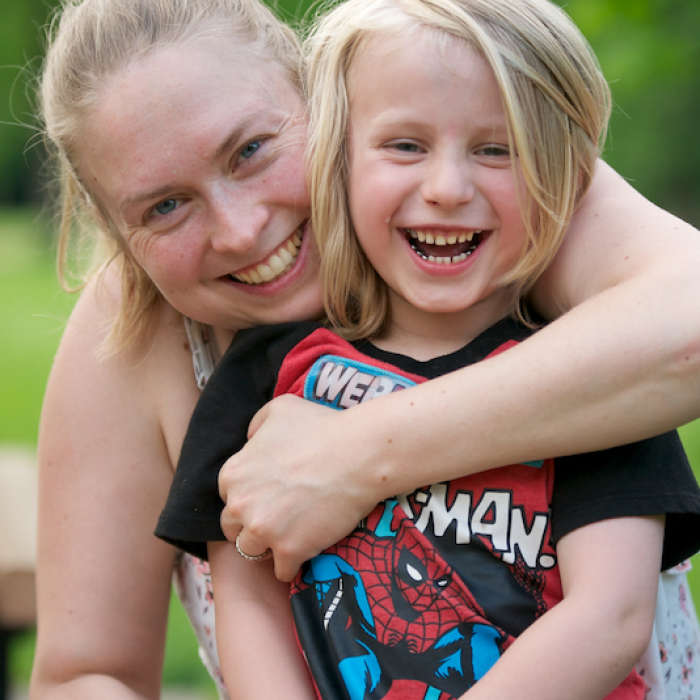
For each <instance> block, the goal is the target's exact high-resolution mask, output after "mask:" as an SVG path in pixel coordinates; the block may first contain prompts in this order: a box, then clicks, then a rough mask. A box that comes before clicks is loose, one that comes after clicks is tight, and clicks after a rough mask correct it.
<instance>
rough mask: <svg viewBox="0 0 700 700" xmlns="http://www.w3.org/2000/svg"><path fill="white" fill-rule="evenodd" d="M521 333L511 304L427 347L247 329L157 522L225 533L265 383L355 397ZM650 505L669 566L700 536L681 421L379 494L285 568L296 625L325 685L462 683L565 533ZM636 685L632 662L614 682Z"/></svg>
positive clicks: (529, 596)
mask: <svg viewBox="0 0 700 700" xmlns="http://www.w3.org/2000/svg"><path fill="white" fill-rule="evenodd" d="M531 333H532V331H531V330H529V329H527V328H524V327H522V326H520V325H518V324H517V323H516V322H515V321H513V320H511V319H506V320H504V321H501V322H500V323H498V324H496V325H495V326H493V327H492V328H490V329H489V330H487V331H486V332H485V333H483V334H482V335H480V336H479V337H478V338H476V339H475V340H474V341H472V342H471V343H470V344H469V345H467V346H465V347H464V348H462V349H461V350H459V351H457V352H455V353H453V354H451V355H448V356H444V357H438V358H435V359H434V360H431V361H428V362H419V361H416V360H413V359H411V358H407V357H405V356H401V355H396V354H393V353H388V352H384V351H382V350H379V349H378V348H376V347H375V346H373V345H372V344H371V343H367V342H363V343H355V344H350V343H347V342H345V341H343V340H341V339H339V338H338V336H336V335H335V334H333V333H332V332H330V331H328V330H327V329H325V328H322V327H320V326H318V325H317V324H313V323H303V324H284V325H280V326H273V327H267V328H261V329H253V330H250V331H245V332H241V333H239V334H238V336H237V338H236V340H235V341H234V343H233V345H232V346H231V348H230V350H229V351H228V352H227V354H226V355H225V357H224V358H223V360H222V362H221V363H220V365H219V367H217V370H216V372H215V373H214V375H213V376H212V378H211V380H210V382H209V384H208V385H207V387H206V388H205V390H204V392H203V395H202V398H201V400H200V402H199V404H198V406H197V409H196V411H195V413H194V415H193V418H192V422H191V424H190V428H189V430H188V433H187V437H186V439H185V443H184V445H183V450H182V455H181V459H180V463H179V465H178V468H177V471H176V476H175V481H174V484H173V488H172V490H171V494H170V497H169V499H168V504H167V506H166V508H165V510H164V512H163V514H162V515H161V519H160V522H159V525H158V529H157V531H156V534H158V535H159V536H161V537H163V538H164V539H167V540H168V541H170V542H173V543H174V544H177V545H178V546H180V547H181V548H183V549H186V550H188V551H191V552H192V553H194V554H196V555H197V556H206V542H207V541H214V540H221V539H224V538H223V533H222V532H221V529H220V526H219V516H220V513H221V507H222V504H221V501H220V500H219V497H218V490H217V487H216V478H217V475H218V471H219V468H220V467H221V465H222V464H223V462H224V461H225V460H226V459H227V458H228V457H229V456H230V455H231V454H232V453H234V452H235V451H237V450H238V449H240V448H241V447H242V446H243V444H244V443H245V436H246V431H247V426H248V423H249V421H250V419H251V418H252V416H253V415H254V413H255V412H256V411H257V410H258V409H259V408H260V407H261V406H262V405H263V404H264V403H265V402H267V401H268V400H269V399H270V398H271V397H272V396H273V395H275V396H277V395H280V394H283V393H293V394H296V395H298V396H303V397H304V398H306V399H307V400H310V401H314V402H316V403H319V404H322V405H325V406H329V407H331V408H335V409H341V410H342V409H346V408H351V407H353V406H355V405H357V404H359V403H362V402H363V401H368V400H372V399H375V398H378V397H381V396H383V395H386V394H388V393H391V392H394V391H401V390H404V389H407V388H409V387H411V386H413V385H414V384H417V383H420V382H423V381H426V380H427V379H430V378H433V377H436V376H440V375H442V374H445V373H447V372H450V371H452V370H455V369H458V368H460V367H463V366H466V365H469V364H472V363H474V362H478V361H481V360H483V359H486V358H487V357H489V356H491V355H495V354H497V353H499V352H503V351H504V350H507V349H508V348H509V347H511V346H512V345H514V344H516V343H517V342H520V341H521V340H523V339H524V338H526V337H528V336H529V335H530V334H531ZM411 429H412V426H410V425H409V426H406V430H411ZM465 430H468V426H466V427H465ZM555 473H556V479H555ZM309 507H310V508H312V507H313V504H309ZM657 514H667V527H666V542H665V551H664V566H672V565H674V564H675V563H677V562H678V561H681V560H682V559H684V558H685V557H687V556H688V555H689V554H691V553H693V552H694V551H695V550H696V549H697V547H698V544H699V543H698V541H697V540H698V535H692V534H689V532H688V524H689V521H688V520H687V518H699V516H698V514H700V497H699V496H698V489H697V485H696V483H695V479H694V477H693V476H692V472H691V471H690V467H689V465H688V464H687V460H686V459H685V455H684V453H683V450H682V448H681V446H680V442H679V440H678V437H677V435H676V434H675V433H668V434H666V435H663V436H660V437H659V438H654V439H652V440H647V441H644V442H640V443H635V444H634V445H628V446H625V447H622V448H617V449H615V450H606V451H604V452H597V453H590V454H588V455H578V456H576V457H568V458H564V459H548V460H544V461H538V462H532V463H525V464H514V465H509V466H506V467H502V468H500V469H496V470H492V471H488V472H484V473H483V474H479V475H474V476H468V477H464V478H460V479H455V480H452V481H450V482H444V483H439V484H432V485H428V486H425V487H423V488H419V489H416V490H415V491H414V492H412V493H410V494H402V495H399V496H396V497H395V498H392V499H388V500H387V501H384V502H382V503H380V504H379V505H378V506H377V507H376V508H375V509H374V510H373V512H372V513H371V514H370V515H369V516H368V517H367V518H366V519H365V520H363V521H362V522H361V523H360V524H359V525H358V527H357V528H356V529H355V530H354V532H353V533H352V534H351V535H349V536H348V537H346V538H345V539H343V540H342V541H341V542H339V543H337V544H336V545H334V546H333V547H330V548H329V549H327V550H325V551H324V552H323V553H322V554H320V555H318V556H317V557H314V559H312V560H311V561H309V562H307V563H306V564H305V565H304V567H303V568H302V570H301V571H300V573H299V575H298V576H297V578H296V580H295V582H294V583H293V585H292V591H291V593H292V598H291V600H292V608H293V611H294V615H295V621H296V625H297V633H298V637H299V640H300V643H301V646H302V648H303V650H304V653H305V656H306V659H307V661H308V663H309V666H310V669H311V671H312V675H313V677H314V680H315V682H316V686H317V689H318V692H319V695H320V697H322V698H324V699H325V700H335V699H340V698H349V699H352V700H356V699H357V700H360V699H361V698H377V699H378V698H387V699H392V698H396V699H398V698H401V699H402V700H406V699H411V700H412V699H414V698H415V699H419V698H420V699H425V700H438V699H439V700H446V699H447V698H453V697H459V696H460V695H462V694H463V693H464V692H466V690H468V689H469V688H470V687H471V686H472V685H473V684H474V683H475V682H477V681H478V680H479V678H481V677H482V676H483V675H484V674H485V673H486V672H487V671H488V670H489V668H491V666H492V665H493V664H494V663H495V662H496V661H497V660H498V658H499V657H500V656H501V654H502V653H503V652H504V651H505V650H506V649H507V648H508V646H509V645H510V644H512V642H513V640H514V639H515V637H517V636H518V635H519V634H520V633H521V632H522V631H523V630H524V629H526V628H527V627H528V626H529V625H530V624H532V622H534V621H535V620H536V619H537V618H538V617H539V616H541V615H542V614H544V613H545V612H546V611H547V610H548V609H549V608H551V607H552V606H553V605H555V604H556V603H557V602H559V601H560V600H561V597H562V592H561V581H560V578H559V572H558V568H557V566H556V562H557V559H556V549H555V544H556V542H557V540H558V539H559V538H561V537H562V536H563V535H564V534H566V533H567V532H570V531H571V530H573V529H575V528H577V527H581V526H583V525H586V524H589V523H592V522H596V521H599V520H603V519H607V518H613V517H623V516H631V515H640V516H641V515H657ZM698 524H700V519H699V520H698V521H696V522H695V524H694V525H695V526H694V527H693V526H691V528H690V530H691V532H692V530H693V529H695V530H696V531H697V529H698V528H697V525H698ZM543 672H545V670H544V669H543ZM643 697H644V684H643V682H642V681H641V679H640V678H639V676H638V675H637V674H636V673H632V674H630V676H629V677H628V678H627V680H626V681H625V682H624V683H623V684H622V685H621V686H620V687H619V688H618V689H617V690H616V691H614V692H613V693H612V694H611V695H610V696H609V698H615V700H623V699H625V700H627V699H629V700H632V699H636V698H643Z"/></svg>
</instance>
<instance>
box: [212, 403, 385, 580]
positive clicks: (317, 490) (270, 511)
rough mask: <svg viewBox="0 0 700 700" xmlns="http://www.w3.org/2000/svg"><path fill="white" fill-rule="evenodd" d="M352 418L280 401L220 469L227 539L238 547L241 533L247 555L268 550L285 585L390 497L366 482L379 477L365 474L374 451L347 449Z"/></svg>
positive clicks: (261, 415) (255, 421)
mask: <svg viewBox="0 0 700 700" xmlns="http://www.w3.org/2000/svg"><path fill="white" fill-rule="evenodd" d="M345 414H347V415H345ZM351 414H352V410H350V411H346V412H339V411H332V410H329V409H328V408H325V407H322V406H317V405H314V404H312V403H310V402H308V401H304V400H303V399H301V398H298V397H295V396H280V397H278V398H276V399H274V400H273V401H272V402H271V403H269V404H267V405H266V406H265V407H264V408H263V409H261V410H260V411H259V412H258V414H257V415H256V416H255V418H254V419H253V421H252V422H251V425H250V429H249V433H248V436H249V438H250V441H249V442H248V444H247V445H246V446H245V448H244V449H243V450H241V451H240V452H239V453H238V454H236V455H234V456H233V457H231V458H230V459H229V460H228V461H227V462H226V464H225V465H224V466H223V468H222V469H221V472H220V474H219V491H220V494H221V497H222V499H223V500H224V502H225V503H226V506H225V508H224V510H223V513H222V516H221V527H222V529H223V531H224V534H225V535H226V537H227V538H228V539H229V540H231V541H234V540H235V539H236V536H237V535H238V533H239V532H240V530H241V527H242V528H243V531H242V532H241V535H240V539H239V546H240V548H241V549H242V550H243V551H244V552H247V553H249V554H257V553H261V552H264V551H265V549H267V548H268V547H270V548H271V549H272V551H273V553H274V558H275V575H276V576H277V578H278V579H280V580H281V581H290V580H292V579H293V578H294V576H295V575H296V573H297V571H298V570H299V567H300V566H301V564H302V563H303V562H304V561H306V560H307V559H310V558H311V557H313V556H315V555H316V554H318V553H319V552H321V551H322V550H323V549H325V548H326V547H327V546H330V545H331V544H334V543H335V542H337V541H339V540H341V539H342V538H343V537H345V535H347V534H348V533H350V532H351V531H352V530H353V529H354V528H355V526H356V525H357V523H358V522H359V521H360V520H361V519H362V518H363V517H365V516H366V515H367V514H368V513H369V512H370V511H371V510H372V508H373V507H374V506H375V505H376V503H377V502H378V501H380V500H381V499H382V498H383V497H384V496H385V494H379V493H377V488H376V485H375V484H373V483H372V482H371V481H368V479H367V476H368V474H369V475H372V474H373V473H375V472H374V470H373V469H363V467H364V466H365V465H366V464H367V460H366V458H365V459H363V457H364V454H363V453H366V452H368V451H369V450H368V449H365V450H364V451H363V450H360V449H357V450H355V449H353V448H352V445H347V444H344V438H345V434H346V433H347V431H345V430H344V429H343V426H344V425H345V422H344V420H343V419H344V418H345V419H347V417H349V416H351ZM289 445H294V448H293V449H292V450H290V449H289ZM363 447H365V448H369V447H370V446H369V445H363ZM319 455H321V456H323V455H332V458H330V459H327V458H323V459H319ZM363 472H364V475H363Z"/></svg>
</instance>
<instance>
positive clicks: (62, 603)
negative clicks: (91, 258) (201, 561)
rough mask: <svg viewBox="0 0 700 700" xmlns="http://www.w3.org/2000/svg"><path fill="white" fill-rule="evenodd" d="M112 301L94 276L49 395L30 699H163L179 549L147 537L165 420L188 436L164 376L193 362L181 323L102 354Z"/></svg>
mask: <svg viewBox="0 0 700 700" xmlns="http://www.w3.org/2000/svg"><path fill="white" fill-rule="evenodd" d="M108 307H109V301H108V297H107V295H106V294H97V293H96V290H95V287H94V285H93V286H91V287H89V288H88V289H87V290H86V291H85V292H84V293H83V295H82V297H81V299H80V300H79V301H78V304H77V306H76V308H75V311H74V313H73V315H72V317H71V319H70V321H69V323H68V326H67V329H66V332H65V334H64V337H63V339H62V342H61V345H60V348H59V351H58V353H57V356H56V359H55V362H54V366H53V370H52V373H51V378H50V380H49V384H48V388H47V392H46V398H45V402H44V408H43V414H42V421H41V430H40V441H39V442H40V444H39V462H40V475H39V477H40V494H39V552H38V559H39V560H38V606H39V620H40V623H39V628H38V640H37V648H36V657H35V665H34V671H33V677H32V688H31V695H32V698H34V699H35V700H40V699H44V698H71V699H73V698H75V699H78V698H90V700H94V698H101V699H104V700H107V699H108V698H110V699H111V698H114V699H115V700H116V699H117V698H120V699H121V698H125V699H126V698H153V699H154V700H155V699H156V698H158V697H160V685H161V675H162V665H163V654H164V645H165V630H166V622H167V615H168V604H169V600H170V581H171V575H172V566H173V555H174V552H173V549H172V548H171V547H170V546H168V545H166V544H164V543H163V542H161V541H159V540H157V539H156V538H155V537H153V534H152V533H153V528H154V526H155V523H156V520H157V517H158V514H159V512H160V509H161V507H162V504H163V503H164V502H165V499H166V497H167V493H168V488H169V485H170V482H171V480H172V467H171V455H169V453H168V449H167V445H166V438H165V434H166V432H167V430H169V429H170V428H167V429H166V426H165V424H164V423H163V421H162V420H161V418H163V416H164V410H170V411H171V413H172V414H173V415H171V416H169V417H168V419H167V420H168V422H169V425H170V426H173V427H174V425H175V423H177V422H178V421H182V428H181V434H182V433H184V428H185V426H186V424H187V423H186V421H187V417H186V416H183V417H182V418H181V417H179V416H176V415H175V409H173V408H169V409H165V408H164V407H168V405H169V404H171V405H173V404H174V401H173V399H174V397H173V396H172V395H168V393H167V392H169V391H170V392H172V391H173V390H174V388H173V387H163V386H159V384H160V383H162V382H163V380H164V376H165V375H166V374H171V375H173V376H175V377H177V376H178V374H176V372H178V373H180V375H179V376H180V377H183V376H187V375H185V374H184V372H185V371H186V370H185V369H183V368H187V364H186V362H189V363H190V364H189V376H191V361H190V360H189V356H188V354H187V351H186V350H185V349H183V337H182V335H181V334H180V335H179V337H178V338H177V342H175V340H176V339H175V333H174V330H173V331H170V337H169V338H167V341H168V342H165V343H161V342H154V344H153V347H152V349H151V352H150V354H148V355H147V356H145V357H140V358H135V357H134V356H131V355H120V356H118V357H115V358H111V359H108V360H105V361H99V360H98V359H96V352H97V351H98V346H99V343H100V342H101V340H102V334H101V332H100V328H102V327H103V326H104V318H105V314H106V313H107V312H108V310H109V308H108ZM168 328H170V326H168V325H167V324H166V325H164V326H163V329H166V330H167V329H168ZM160 335H162V333H161V334H160ZM178 363H179V368H178V369H177V370H176V369H175V365H178ZM158 368H161V370H160V373H158V371H157V370H158ZM164 373H165V374H164ZM169 380H170V382H171V384H173V383H174V381H173V378H172V376H170V377H169ZM196 394H197V392H196V388H194V387H193V390H192V399H191V403H190V406H189V410H190V411H191V409H192V406H193V405H194V403H195V401H196ZM179 398H180V399H181V400H180V401H179V403H183V400H182V399H184V398H185V397H183V396H180V397H179ZM184 403H186V402H184ZM182 410H183V411H185V412H186V411H187V410H188V407H187V406H186V405H185V406H182ZM180 437H181V435H180ZM178 449H179V448H178ZM174 457H175V458H176V457H177V455H174Z"/></svg>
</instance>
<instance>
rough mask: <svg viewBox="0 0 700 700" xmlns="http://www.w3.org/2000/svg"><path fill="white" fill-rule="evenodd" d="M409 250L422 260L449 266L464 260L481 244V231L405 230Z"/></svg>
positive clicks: (482, 233)
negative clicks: (409, 246)
mask: <svg viewBox="0 0 700 700" xmlns="http://www.w3.org/2000/svg"><path fill="white" fill-rule="evenodd" d="M406 235H407V236H408V239H409V241H408V242H409V243H410V245H411V248H413V250H414V251H415V252H416V254H417V255H420V257H421V258H423V260H427V261H428V262H434V263H438V264H440V265H451V264H454V263H459V262H463V261H464V260H466V259H467V258H468V257H469V256H470V255H471V254H472V253H473V252H474V251H475V250H476V248H477V246H478V245H479V243H481V241H482V238H483V235H484V232H483V231H469V232H468V233H465V232H464V231H438V232H435V231H431V230H428V231H425V230H423V229H421V230H418V231H417V230H415V229H412V228H407V229H406Z"/></svg>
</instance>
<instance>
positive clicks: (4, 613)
mask: <svg viewBox="0 0 700 700" xmlns="http://www.w3.org/2000/svg"><path fill="white" fill-rule="evenodd" d="M36 523H37V470H36V457H35V455H34V452H33V451H31V450H29V449H26V448H21V447H0V700H4V699H5V698H6V697H7V693H8V683H9V680H8V677H7V654H8V645H9V641H10V638H11V637H12V635H13V634H15V633H17V632H19V631H22V630H25V629H27V628H29V627H32V626H34V625H35V624H36V586H35V569H36Z"/></svg>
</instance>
